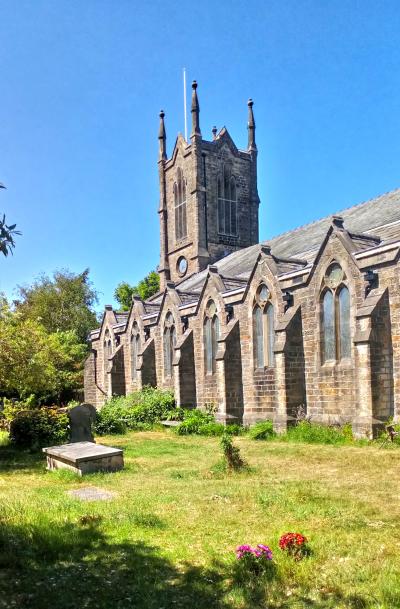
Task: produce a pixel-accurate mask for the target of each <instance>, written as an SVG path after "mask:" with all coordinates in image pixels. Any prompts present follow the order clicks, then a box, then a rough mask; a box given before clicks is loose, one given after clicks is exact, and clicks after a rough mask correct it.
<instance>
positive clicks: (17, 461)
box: [0, 443, 45, 473]
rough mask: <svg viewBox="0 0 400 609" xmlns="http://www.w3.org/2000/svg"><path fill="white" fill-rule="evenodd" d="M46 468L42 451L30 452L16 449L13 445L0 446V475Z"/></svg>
mask: <svg viewBox="0 0 400 609" xmlns="http://www.w3.org/2000/svg"><path fill="white" fill-rule="evenodd" d="M40 466H43V467H45V459H44V456H43V453H42V452H41V450H37V451H34V452H32V451H29V450H27V449H21V448H16V447H15V446H13V445H12V444H9V443H7V444H4V445H0V473H2V472H9V471H13V470H22V469H30V470H32V469H38V468H39V467H40Z"/></svg>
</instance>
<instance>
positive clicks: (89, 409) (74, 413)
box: [68, 404, 97, 442]
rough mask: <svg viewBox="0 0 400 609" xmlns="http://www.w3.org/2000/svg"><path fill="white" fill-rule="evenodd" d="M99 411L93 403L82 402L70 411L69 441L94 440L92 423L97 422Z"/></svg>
mask: <svg viewBox="0 0 400 609" xmlns="http://www.w3.org/2000/svg"><path fill="white" fill-rule="evenodd" d="M96 417H97V412H96V408H95V407H94V406H93V405H92V404H80V405H79V406H75V407H74V408H71V410H69V411H68V418H69V427H70V433H69V436H70V437H69V441H70V442H94V437H93V433H92V425H93V423H95V422H96Z"/></svg>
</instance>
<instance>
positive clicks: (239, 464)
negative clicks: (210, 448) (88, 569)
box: [221, 431, 247, 470]
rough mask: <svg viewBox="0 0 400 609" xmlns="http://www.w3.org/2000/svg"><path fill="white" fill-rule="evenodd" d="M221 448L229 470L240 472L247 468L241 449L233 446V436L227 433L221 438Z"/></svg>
mask: <svg viewBox="0 0 400 609" xmlns="http://www.w3.org/2000/svg"><path fill="white" fill-rule="evenodd" d="M221 448H222V452H223V455H224V459H225V462H226V464H227V466H228V468H229V469H234V470H239V469H243V468H244V467H246V465H247V464H246V461H245V460H244V459H243V458H242V457H241V455H240V448H239V447H238V446H234V445H233V442H232V436H231V435H230V434H229V433H227V432H226V431H225V433H223V434H222V436H221Z"/></svg>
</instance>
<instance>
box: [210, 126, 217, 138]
mask: <svg viewBox="0 0 400 609" xmlns="http://www.w3.org/2000/svg"><path fill="white" fill-rule="evenodd" d="M217 131H218V129H217V128H216V127H215V126H214V127H213V128H212V129H211V133H212V134H213V140H214V141H215V140H216V139H217Z"/></svg>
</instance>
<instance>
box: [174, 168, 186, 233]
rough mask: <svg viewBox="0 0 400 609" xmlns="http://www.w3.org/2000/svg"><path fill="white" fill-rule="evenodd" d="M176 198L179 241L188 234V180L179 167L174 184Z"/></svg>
mask: <svg viewBox="0 0 400 609" xmlns="http://www.w3.org/2000/svg"><path fill="white" fill-rule="evenodd" d="M174 199H175V237H176V239H177V241H180V240H181V239H184V238H185V237H186V235H187V221H186V182H185V179H184V177H183V174H182V171H181V169H178V172H177V180H176V182H175V184H174Z"/></svg>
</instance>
